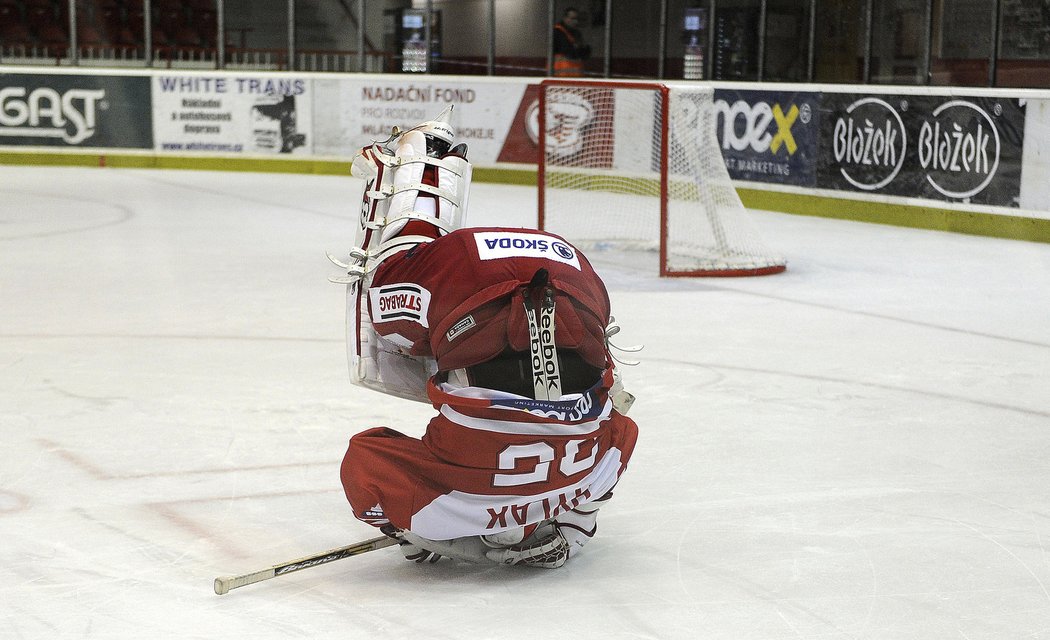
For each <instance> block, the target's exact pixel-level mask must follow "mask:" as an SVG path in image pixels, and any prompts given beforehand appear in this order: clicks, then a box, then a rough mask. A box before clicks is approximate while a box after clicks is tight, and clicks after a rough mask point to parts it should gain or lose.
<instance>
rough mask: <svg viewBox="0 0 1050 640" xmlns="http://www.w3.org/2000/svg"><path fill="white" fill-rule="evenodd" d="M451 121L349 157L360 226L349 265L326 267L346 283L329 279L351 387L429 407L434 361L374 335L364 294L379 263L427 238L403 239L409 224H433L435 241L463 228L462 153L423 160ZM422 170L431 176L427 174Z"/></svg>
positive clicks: (465, 175) (466, 179) (467, 168)
mask: <svg viewBox="0 0 1050 640" xmlns="http://www.w3.org/2000/svg"><path fill="white" fill-rule="evenodd" d="M450 115H451V107H450V108H449V109H446V110H445V111H444V112H443V113H442V114H441V115H440V116H438V118H437V119H436V120H434V121H431V122H425V123H423V124H421V125H419V126H418V127H414V128H413V129H411V130H408V131H404V132H401V131H397V130H395V131H394V135H393V136H392V137H391V139H390V140H389V141H387V142H386V143H384V144H380V143H374V144H372V145H370V146H368V147H365V148H364V149H362V150H361V153H359V154H358V155H357V156H355V157H354V160H353V163H352V165H351V170H350V173H351V175H353V176H355V177H358V178H363V179H364V180H365V181H366V186H365V192H364V196H363V199H362V203H361V216H360V224H359V227H358V230H357V236H356V239H355V240H356V243H355V247H354V248H353V249H351V251H350V260H349V261H348V263H347V264H343V263H341V262H339V261H337V260H335V259H333V260H332V261H333V262H335V263H336V264H337V265H339V266H343V267H345V268H346V269H347V275H346V277H344V278H331V279H330V280H332V281H333V282H337V283H341V284H346V285H347V355H348V359H349V364H350V380H351V382H353V383H354V384H358V385H361V386H365V387H368V388H371V389H375V390H377V391H381V392H383V393H387V394H390V395H394V396H398V397H402V398H408V399H411V400H418V401H421V402H428V400H427V396H426V382H427V380H428V379H429V378H430V376H432V375H434V373H436V372H437V364H436V363H435V361H434V359H433V358H424V357H418V356H412V355H409V353H408V347H409V346H410V345H407V344H400V342H399V341H398V340H397V338H396V337H383V336H381V335H379V334H378V333H377V332H376V331H375V329H374V327H373V324H372V320H371V316H370V314H369V302H368V290H369V288H370V286H371V284H372V277H373V275H374V273H375V270H376V268H377V267H378V266H379V265H380V264H381V263H382V262H383V260H386V259H387V258H389V257H390V256H392V255H395V254H397V253H399V252H401V251H407V250H408V249H411V248H412V247H414V246H416V245H418V244H420V243H423V242H430V241H431V240H432V239H433V238H431V237H428V236H421V235H408V234H405V233H403V231H404V229H405V225H406V224H408V223H409V222H410V221H412V220H419V221H422V222H426V223H429V224H431V225H433V226H434V227H436V228H437V235H444V234H446V233H448V232H450V231H453V230H455V229H458V228H460V227H462V226H463V224H464V220H465V215H464V214H465V211H466V206H467V197H468V194H469V188H470V179H471V165H470V163H469V162H468V161H467V160H466V158H465V157H462V156H463V155H465V147H464V149H463V151H462V152H460V153H461V155H456V152H457V150H456V149H453V150H452V153H450V154H446V155H444V157H431V155H429V153H430V152H431V147H433V146H435V145H434V144H432V143H433V142H435V141H437V142H438V143H439V144H438V145H436V146H439V147H441V148H448V145H451V143H452V140H453V137H454V132H453V130H452V128H451V126H449V125H448V118H449V117H450ZM390 149H393V153H391V151H390ZM428 167H433V169H432V170H431V171H430V172H427V168H428ZM425 173H429V174H430V177H424V176H425ZM435 174H436V179H435V178H434V175H435ZM435 182H436V184H432V183H435Z"/></svg>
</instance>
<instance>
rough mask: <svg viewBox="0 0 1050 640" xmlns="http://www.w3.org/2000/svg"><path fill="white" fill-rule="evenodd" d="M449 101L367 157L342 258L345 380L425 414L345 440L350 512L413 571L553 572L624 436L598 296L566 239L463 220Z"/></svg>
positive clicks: (587, 531) (622, 402)
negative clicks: (346, 258)
mask: <svg viewBox="0 0 1050 640" xmlns="http://www.w3.org/2000/svg"><path fill="white" fill-rule="evenodd" d="M450 113H451V107H450V108H449V109H447V110H446V111H445V112H443V113H442V114H441V115H440V116H439V117H438V118H437V119H436V120H434V121H430V122H425V123H423V124H421V125H419V126H417V127H415V128H413V129H409V130H407V131H399V130H397V129H395V130H394V134H393V135H392V136H391V138H390V139H389V140H387V141H386V142H384V143H376V144H373V145H370V146H368V147H365V148H364V149H362V150H361V152H360V153H359V154H358V155H357V156H356V157H355V158H354V162H353V165H352V168H351V173H352V174H353V175H354V176H357V177H361V178H364V179H365V180H366V183H367V185H366V187H365V195H364V200H363V203H362V210H361V226H360V228H359V230H358V237H357V243H358V246H357V247H355V248H354V249H353V250H352V251H351V253H350V258H351V260H350V263H349V264H345V265H342V264H341V266H344V267H346V268H347V271H348V274H347V277H345V278H338V279H335V281H337V282H342V283H345V284H347V285H348V297H347V304H348V314H347V324H348V345H347V346H348V352H349V358H350V369H351V379H352V381H353V382H355V383H357V384H361V385H364V386H367V387H370V388H373V389H376V390H379V391H382V392H384V393H388V394H392V395H397V396H401V397H405V398H411V399H415V400H421V401H424V402H429V403H431V404H433V406H434V408H435V409H437V411H438V413H437V415H436V416H434V418H433V419H432V420H431V421H430V423H429V424H428V425H427V429H426V433H425V435H424V436H423V438H422V439H417V438H412V437H409V436H406V435H404V434H402V433H399V432H397V431H394V430H393V429H389V428H375V429H369V430H367V431H364V432H362V433H359V434H357V435H355V436H354V437H353V438H352V439H351V440H350V446H349V449H348V450H347V452H346V456H345V458H344V460H343V464H342V468H341V478H342V484H343V488H344V491H345V493H346V497H347V499H348V500H349V501H350V505H351V507H352V508H353V511H354V515H355V516H356V517H357V518H358V519H360V520H362V521H364V522H367V523H369V524H372V525H373V526H376V527H379V528H381V529H382V530H383V531H384V532H385V533H387V534H388V535H391V536H394V537H396V538H397V539H398V540H399V542H400V543H401V547H402V550H403V551H404V553H405V556H406V557H407V558H409V559H412V560H416V561H419V562H423V561H434V560H437V559H438V558H439V557H441V556H448V557H451V558H454V559H458V560H464V561H468V562H475V563H498V564H523V565H528V566H536V567H544V568H556V567H560V566H562V565H563V564H564V563H565V562H566V560H567V559H568V558H570V557H572V555H573V554H575V553H576V552H577V551H578V550H579V549H580V548H581V547H582V546H583V545H584V544H586V543H587V542H588V540H590V538H591V537H592V536H593V535H594V533H595V530H596V520H597V512H598V509H599V507H601V506H603V505H604V504H606V503H607V502H608V500H609V499H610V498H611V497H612V489H613V487H614V486H615V485H616V483H617V481H618V480H619V478H620V475H621V474H622V473H623V471H624V470H625V469H626V466H627V462H628V460H629V459H630V457H631V453H632V451H633V449H634V444H635V440H636V438H637V431H638V429H637V426H636V425H635V423H634V422H633V421H632V420H631V419H630V418H627V417H626V415H625V414H626V412H627V410H628V409H629V407H630V403H631V402H632V401H633V397H632V396H631V395H630V394H628V393H627V392H625V391H624V390H623V387H622V385H621V384H620V382H619V376H618V374H617V373H616V369H615V366H614V361H613V359H612V357H611V355H610V353H609V348H608V342H607V332H608V333H609V334H610V335H611V333H612V332H613V331H614V329H610V328H611V327H615V324H614V323H612V317H611V316H610V308H609V297H608V293H607V292H606V289H605V286H604V284H603V283H602V281H601V279H600V278H599V277H598V275H597V274H596V273H595V272H594V269H593V268H592V267H591V265H590V263H589V262H588V261H587V259H586V257H584V256H583V255H582V254H581V253H580V252H579V251H578V250H577V249H576V248H574V247H573V246H572V245H571V244H569V243H568V242H566V241H565V240H564V239H562V238H560V237H558V236H555V235H552V234H549V233H543V232H540V231H535V230H528V229H509V228H463V226H464V224H463V222H464V221H463V214H464V212H465V210H466V205H467V196H468V192H469V186H470V178H471V167H470V164H469V163H468V162H467V160H466V146H465V145H458V146H455V147H453V146H452V143H453V141H454V132H453V130H452V128H451V126H450V125H449V118H450Z"/></svg>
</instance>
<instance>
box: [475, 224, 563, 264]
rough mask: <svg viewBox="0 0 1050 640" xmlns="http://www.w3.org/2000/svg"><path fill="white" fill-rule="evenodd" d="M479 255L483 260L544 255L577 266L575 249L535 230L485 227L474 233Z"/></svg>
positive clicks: (545, 257)
mask: <svg viewBox="0 0 1050 640" xmlns="http://www.w3.org/2000/svg"><path fill="white" fill-rule="evenodd" d="M474 241H475V242H476V243H477V245H478V257H479V258H481V259H482V260H499V259H501V258H544V259H546V260H554V261H555V262H561V263H564V264H567V265H569V266H571V267H574V268H576V269H580V259H579V257H577V255H576V249H574V248H572V247H571V246H569V245H568V244H566V243H564V242H562V241H561V240H558V239H557V238H552V237H550V236H544V235H540V234H538V233H515V232H511V231H484V232H480V233H475V234H474Z"/></svg>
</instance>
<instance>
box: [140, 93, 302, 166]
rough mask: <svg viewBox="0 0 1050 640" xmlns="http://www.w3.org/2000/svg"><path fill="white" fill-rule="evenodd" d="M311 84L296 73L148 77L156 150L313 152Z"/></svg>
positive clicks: (248, 152) (260, 152)
mask: <svg viewBox="0 0 1050 640" xmlns="http://www.w3.org/2000/svg"><path fill="white" fill-rule="evenodd" d="M310 89H311V85H310V81H309V80H307V79H306V78H304V77H297V76H295V75H288V74H282V75H279V76H277V75H273V74H270V75H252V74H244V75H239V74H237V75H234V74H223V75H209V74H189V73H178V74H164V73H160V74H158V75H156V76H155V77H154V78H153V118H154V122H155V124H156V126H155V138H156V142H157V151H160V152H185V151H193V152H219V153H244V154H258V155H271V154H274V155H276V154H297V155H312V154H313V152H314V151H313V137H314V136H313V132H312V124H313V105H312V93H311V90H310Z"/></svg>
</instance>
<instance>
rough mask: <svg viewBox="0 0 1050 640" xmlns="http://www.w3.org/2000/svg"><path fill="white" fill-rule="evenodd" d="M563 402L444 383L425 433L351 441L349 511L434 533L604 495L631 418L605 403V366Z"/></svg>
mask: <svg viewBox="0 0 1050 640" xmlns="http://www.w3.org/2000/svg"><path fill="white" fill-rule="evenodd" d="M606 373H607V375H606V376H604V377H603V379H602V381H601V382H600V383H599V384H598V385H596V386H595V388H594V389H592V390H590V391H588V392H587V393H584V394H574V395H573V396H570V397H568V398H566V399H563V400H560V401H546V400H543V401H541V400H532V399H527V398H521V397H519V396H513V395H511V394H505V393H500V392H498V391H491V390H487V389H479V388H476V387H466V388H462V389H455V388H452V387H451V386H450V385H448V384H441V385H436V384H434V383H433V382H432V383H431V385H430V388H429V389H428V391H429V394H430V397H431V399H432V400H433V401H434V406H435V407H436V408H437V409H438V411H439V413H438V415H437V416H435V417H434V418H433V419H432V420H431V421H430V424H429V425H428V426H427V431H426V434H425V435H424V436H423V439H422V440H418V439H416V438H411V437H408V436H405V435H403V434H401V433H398V432H397V431H394V430H391V429H384V428H379V429H371V430H368V431H364V432H362V433H360V434H358V435H356V436H354V437H353V438H352V439H351V440H350V447H349V448H348V450H347V453H346V456H345V457H344V459H343V465H342V482H343V488H344V490H345V493H346V497H347V499H348V500H349V501H350V505H351V506H352V507H353V510H354V515H355V516H356V517H357V518H359V519H360V520H363V521H365V522H368V523H370V524H372V525H375V526H381V525H383V524H386V523H387V522H391V523H393V524H394V525H395V526H397V527H398V528H401V529H409V530H411V531H412V532H414V533H416V534H417V535H420V536H423V537H424V538H430V539H432V540H448V539H451V538H458V537H462V536H472V535H483V534H491V533H498V532H501V531H505V530H507V529H513V528H515V527H520V526H523V525H526V524H533V523H536V522H540V521H543V520H547V519H550V518H553V517H554V516H556V515H558V514H559V513H561V512H563V511H568V510H571V509H573V508H575V507H577V506H580V505H582V504H586V503H588V502H591V501H592V500H595V499H597V498H600V497H602V496H603V495H605V494H606V493H607V492H608V491H610V490H611V489H612V488H613V486H614V485H615V484H616V482H617V481H618V479H619V477H620V475H621V474H622V473H623V471H624V470H625V469H626V467H627V462H628V461H629V459H630V457H631V453H632V452H633V450H634V445H635V441H636V440H637V437H638V428H637V426H636V425H635V423H634V421H632V420H631V419H630V418H628V417H626V416H623V415H621V414H620V413H618V412H616V411H615V410H614V409H613V408H612V401H611V399H610V398H609V396H608V388H609V386H610V385H611V382H612V375H611V373H610V372H608V371H607V372H606Z"/></svg>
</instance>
